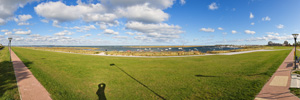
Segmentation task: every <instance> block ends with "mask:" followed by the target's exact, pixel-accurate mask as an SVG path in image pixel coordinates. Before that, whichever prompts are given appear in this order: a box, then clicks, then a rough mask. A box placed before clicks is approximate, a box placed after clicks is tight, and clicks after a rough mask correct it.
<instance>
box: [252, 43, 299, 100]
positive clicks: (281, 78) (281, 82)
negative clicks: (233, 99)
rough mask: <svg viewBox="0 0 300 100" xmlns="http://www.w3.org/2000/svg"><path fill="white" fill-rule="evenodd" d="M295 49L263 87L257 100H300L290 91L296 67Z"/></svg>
mask: <svg viewBox="0 0 300 100" xmlns="http://www.w3.org/2000/svg"><path fill="white" fill-rule="evenodd" d="M294 51H295V50H294V49H292V51H291V52H290V53H289V55H288V56H287V57H286V58H285V59H284V61H283V62H282V64H281V65H280V66H279V67H278V69H277V70H276V72H274V74H273V75H272V77H271V78H270V79H269V80H268V82H267V83H266V84H265V85H264V86H263V88H262V89H261V91H260V92H259V94H257V95H256V97H255V100H269V99H272V100H300V99H299V98H298V97H297V96H295V95H294V94H292V93H291V92H290V90H289V87H290V83H291V71H292V69H293V66H294V59H293V58H294Z"/></svg>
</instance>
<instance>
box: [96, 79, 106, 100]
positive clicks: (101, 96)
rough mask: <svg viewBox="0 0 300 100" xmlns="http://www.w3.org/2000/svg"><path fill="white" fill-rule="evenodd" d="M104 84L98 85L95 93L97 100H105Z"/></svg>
mask: <svg viewBox="0 0 300 100" xmlns="http://www.w3.org/2000/svg"><path fill="white" fill-rule="evenodd" d="M105 86H106V85H105V84H104V83H100V84H99V85H98V90H97V92H96V94H97V95H98V98H99V100H106V96H105V92H104V90H105Z"/></svg>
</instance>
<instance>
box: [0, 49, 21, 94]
mask: <svg viewBox="0 0 300 100" xmlns="http://www.w3.org/2000/svg"><path fill="white" fill-rule="evenodd" d="M0 100H19V92H18V87H17V83H16V78H15V74H14V69H13V67H12V64H11V63H10V62H9V51H8V48H4V49H3V50H0Z"/></svg>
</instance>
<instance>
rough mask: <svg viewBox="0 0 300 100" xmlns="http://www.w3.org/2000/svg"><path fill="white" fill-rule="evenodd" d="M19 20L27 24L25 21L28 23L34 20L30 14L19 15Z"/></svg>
mask: <svg viewBox="0 0 300 100" xmlns="http://www.w3.org/2000/svg"><path fill="white" fill-rule="evenodd" d="M18 18H19V21H21V22H25V21H27V20H29V19H31V18H32V16H31V15H29V14H27V15H25V14H24V15H18Z"/></svg>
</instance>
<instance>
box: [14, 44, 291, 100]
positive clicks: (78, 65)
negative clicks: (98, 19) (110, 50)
mask: <svg viewBox="0 0 300 100" xmlns="http://www.w3.org/2000/svg"><path fill="white" fill-rule="evenodd" d="M13 50H14V51H15V52H16V53H17V55H18V56H19V57H20V58H21V59H22V61H23V62H25V63H26V62H30V63H27V66H28V67H29V68H30V70H31V71H32V73H33V74H34V75H35V77H36V78H37V79H38V80H39V81H40V82H41V83H42V84H43V86H44V87H45V88H46V89H47V90H48V91H49V93H50V94H51V97H52V98H53V99H54V100H75V99H76V100H80V99H82V100H87V99H97V98H98V97H97V95H96V91H97V89H98V87H97V85H98V84H99V83H105V84H106V88H105V96H106V98H107V99H108V100H119V99H124V100H133V99H145V100H149V99H150V100H152V99H159V97H158V96H157V95H160V96H162V97H164V98H166V99H215V100H220V99H222V100H228V99H230V100H245V99H247V100H249V99H254V97H255V95H256V94H257V93H259V91H260V90H261V88H262V87H263V85H264V84H265V83H266V82H267V81H268V79H269V78H270V76H271V75H272V74H273V73H274V72H275V70H276V69H277V68H278V66H279V65H280V64H281V63H282V61H283V60H284V59H285V58H286V56H287V55H288V54H289V52H290V50H281V51H268V52H253V53H246V54H239V55H230V56H226V55H214V56H199V57H175V58H127V57H103V56H92V55H78V54H66V53H59V52H50V51H40V50H32V49H26V48H17V47H15V48H13ZM112 63H114V64H116V66H118V67H120V68H121V69H122V70H123V71H124V72H126V73H127V74H125V73H124V72H123V71H121V70H120V69H118V68H117V67H116V66H110V64H112ZM127 75H130V76H131V77H129V76H127ZM132 78H134V79H136V80H134V79H132ZM141 84H144V85H141ZM149 89H151V90H152V91H153V92H155V93H156V94H157V95H156V94H154V93H153V92H151V91H150V90H149Z"/></svg>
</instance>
